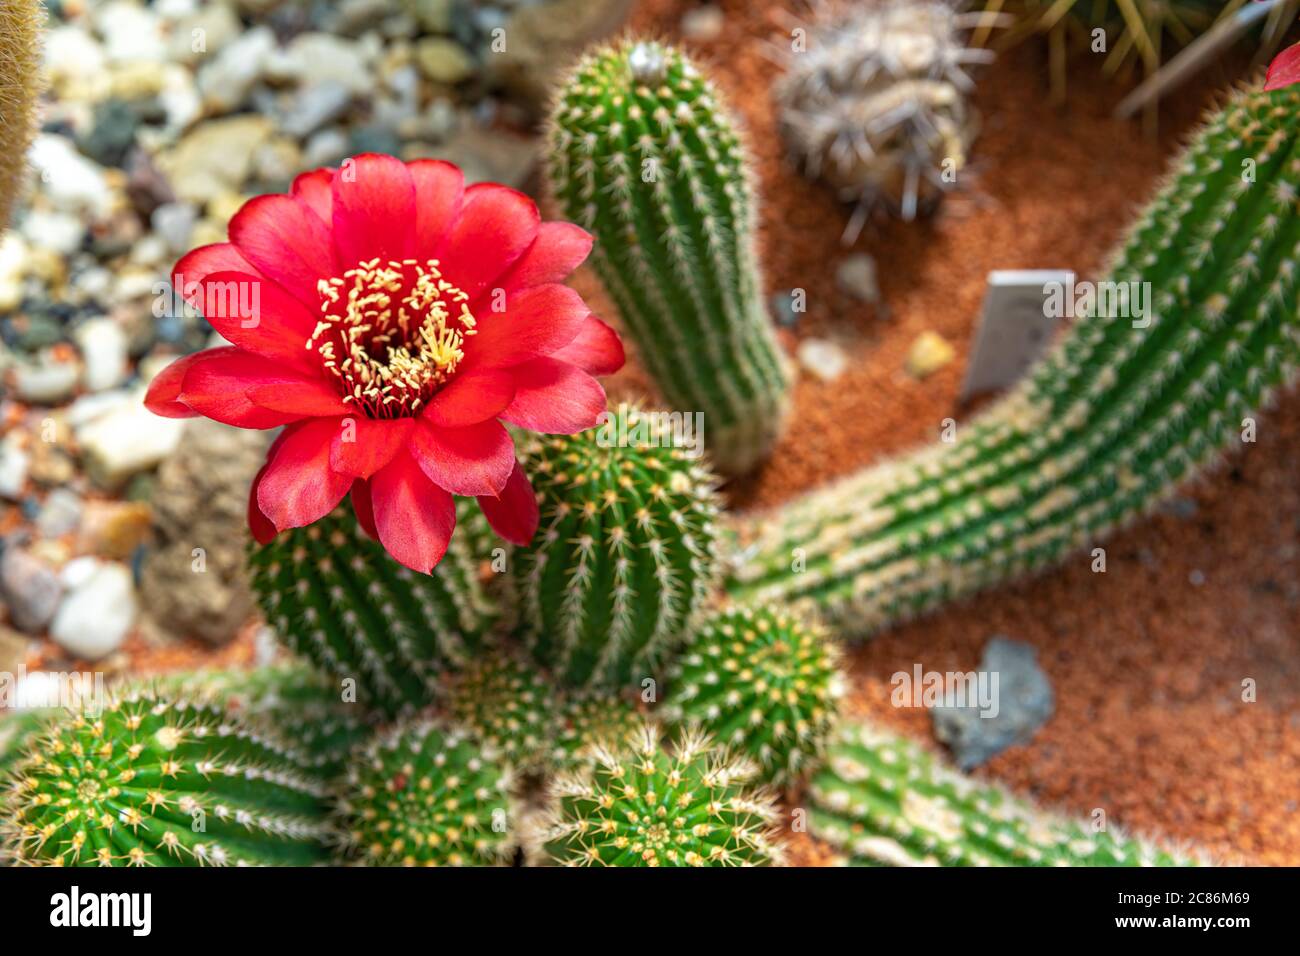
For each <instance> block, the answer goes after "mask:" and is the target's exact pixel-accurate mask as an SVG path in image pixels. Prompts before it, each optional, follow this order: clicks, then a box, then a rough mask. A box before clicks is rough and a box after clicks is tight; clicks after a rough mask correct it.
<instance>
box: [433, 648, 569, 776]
mask: <svg viewBox="0 0 1300 956" xmlns="http://www.w3.org/2000/svg"><path fill="white" fill-rule="evenodd" d="M448 684H449V686H448V690H447V693H446V701H447V711H448V714H449V715H450V717H451V719H452V720H453V721H454V722H455V723H456V724H457V726H460V727H463V728H465V729H466V730H468V731H469V732H470V733H471V734H473V735H474V738H475V739H476V740H478V741H480V742H481V743H483V744H484V745H485V746H487V747H488V748H490V749H491V750H493V751H496V752H497V753H499V754H501V756H502V757H503V758H504V759H505V760H507V761H508V762H510V763H511V764H513V765H514V766H515V767H517V768H520V769H523V770H529V771H531V770H536V769H540V768H541V767H543V766H544V765H545V764H546V763H547V761H548V758H549V755H550V749H551V745H552V742H553V741H554V740H555V737H556V733H557V727H558V723H557V722H558V720H559V714H558V701H557V698H558V696H559V692H558V690H557V689H556V688H555V687H554V685H553V684H552V683H551V681H550V679H549V677H548V675H547V674H546V673H545V672H543V671H539V670H538V669H537V668H536V667H533V666H530V665H528V664H525V663H523V662H522V661H520V660H519V659H518V658H517V657H516V656H515V655H514V654H513V653H511V652H510V651H507V650H504V649H496V650H491V651H487V652H485V653H484V654H482V655H481V656H479V657H478V658H476V659H475V660H473V661H472V662H471V663H470V664H469V665H468V666H467V667H466V668H465V669H464V670H463V671H461V672H459V673H457V674H454V675H451V677H450V679H449V681H448Z"/></svg>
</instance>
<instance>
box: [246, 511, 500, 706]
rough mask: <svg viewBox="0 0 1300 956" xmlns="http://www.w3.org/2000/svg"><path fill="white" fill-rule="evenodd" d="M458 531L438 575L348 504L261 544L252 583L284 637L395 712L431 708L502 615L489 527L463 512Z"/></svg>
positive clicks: (365, 698) (254, 550) (365, 700)
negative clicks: (491, 568) (486, 544)
mask: <svg viewBox="0 0 1300 956" xmlns="http://www.w3.org/2000/svg"><path fill="white" fill-rule="evenodd" d="M457 521H458V527H457V529H456V534H454V535H453V536H452V539H451V545H450V546H449V547H448V549H447V554H446V556H445V557H444V558H443V560H442V561H440V562H439V563H438V566H437V567H436V568H435V569H434V571H433V573H432V574H418V573H416V572H414V571H412V570H410V569H409V568H405V567H402V566H401V565H400V564H398V563H397V562H396V561H394V560H392V558H390V557H389V556H388V555H387V554H386V553H385V551H384V549H383V547H382V546H381V545H380V544H379V543H378V542H376V541H374V540H373V539H371V538H370V537H369V536H368V535H367V534H366V533H365V531H364V530H362V528H361V526H360V525H359V524H357V522H356V519H355V518H354V517H353V516H352V515H351V514H350V513H349V512H348V511H347V510H346V509H344V508H339V509H336V510H335V511H334V512H333V513H331V514H330V515H328V516H326V517H325V518H322V519H321V520H320V521H317V522H316V523H315V524H312V525H308V526H307V527H305V528H296V529H294V530H292V531H288V532H286V533H284V534H281V535H279V536H277V537H276V538H275V540H273V541H271V542H270V543H269V544H265V545H257V544H254V545H251V546H250V550H249V557H248V566H249V579H250V581H251V583H252V586H253V590H254V592H255V593H256V595H257V600H258V604H259V605H260V606H261V608H262V612H263V613H264V614H265V615H266V619H267V621H268V622H270V624H271V625H272V626H273V627H274V628H275V629H276V631H277V633H278V634H279V636H280V638H281V639H282V640H283V641H285V643H287V644H288V645H289V646H290V647H291V648H292V649H293V650H295V651H297V652H298V653H300V654H302V655H303V656H304V657H306V658H308V659H310V660H311V661H312V662H313V663H315V664H316V665H317V666H318V667H320V668H321V669H322V670H324V671H325V672H327V673H329V674H331V675H333V676H334V677H336V678H338V679H339V680H348V681H351V682H354V683H353V684H352V685H351V686H352V687H354V688H355V691H356V700H357V702H358V703H360V704H361V705H362V706H363V707H365V708H367V709H369V710H374V711H378V712H382V713H385V714H388V715H393V714H397V713H401V712H404V711H407V710H411V709H413V708H419V707H423V706H426V705H428V704H429V703H431V702H432V701H433V699H434V696H435V695H436V693H437V689H438V685H439V681H440V679H441V675H442V674H443V672H444V671H445V670H446V669H448V668H456V667H461V666H463V665H464V664H465V663H466V662H467V661H468V660H469V659H470V658H471V656H472V655H473V653H474V652H475V651H476V649H477V648H479V647H480V646H481V644H482V640H483V635H484V634H485V633H486V632H487V631H488V630H489V629H490V627H491V626H492V624H493V623H494V621H495V619H496V612H495V610H494V607H493V604H492V602H491V600H490V599H489V596H488V594H487V592H486V591H485V589H484V584H483V580H482V574H481V571H482V563H483V562H484V561H486V560H487V559H488V558H489V554H488V553H487V552H484V551H483V550H481V548H482V544H481V542H482V540H483V538H482V536H481V535H476V534H475V533H474V527H475V525H476V524H478V523H484V522H483V519H482V518H481V516H479V513H478V511H477V509H476V508H474V507H472V503H471V504H470V505H459V506H458V507H457Z"/></svg>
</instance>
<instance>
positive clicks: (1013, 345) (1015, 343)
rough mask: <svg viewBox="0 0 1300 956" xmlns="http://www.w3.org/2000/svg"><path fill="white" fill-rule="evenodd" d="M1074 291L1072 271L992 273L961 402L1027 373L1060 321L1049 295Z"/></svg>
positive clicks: (1004, 384) (1000, 386)
mask: <svg viewBox="0 0 1300 956" xmlns="http://www.w3.org/2000/svg"><path fill="white" fill-rule="evenodd" d="M1072 288H1074V273H1073V272H1071V271H1070V270H1068V269H1013V270H998V271H994V272H990V273H989V284H988V290H987V291H986V292H985V293H984V308H983V310H982V312H981V314H980V323H979V328H978V329H977V330H976V332H975V347H974V348H973V349H972V350H971V357H970V362H969V364H968V365H967V366H966V380H965V382H963V383H962V388H961V399H962V401H965V400H966V399H968V398H970V397H971V396H973V395H979V394H981V393H983V392H989V391H994V390H997V389H1002V388H1006V387H1007V386H1008V385H1011V384H1012V383H1014V382H1015V381H1017V380H1018V379H1019V378H1020V376H1022V375H1024V374H1025V370H1026V369H1027V368H1029V366H1030V365H1032V364H1033V363H1034V360H1035V359H1037V358H1038V357H1039V356H1040V355H1042V354H1043V351H1044V350H1045V349H1046V348H1047V345H1048V343H1050V342H1051V340H1052V333H1053V332H1055V331H1056V323H1057V318H1056V316H1055V315H1054V314H1053V310H1052V309H1050V308H1048V305H1047V303H1048V298H1049V295H1050V294H1051V293H1052V290H1053V289H1056V290H1060V289H1072ZM1059 295H1060V293H1059V291H1058V292H1057V296H1058V298H1059Z"/></svg>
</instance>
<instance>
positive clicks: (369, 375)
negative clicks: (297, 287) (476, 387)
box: [307, 259, 475, 418]
mask: <svg viewBox="0 0 1300 956" xmlns="http://www.w3.org/2000/svg"><path fill="white" fill-rule="evenodd" d="M317 290H318V291H319V292H320V296H321V318H320V321H319V322H317V323H316V328H315V330H314V331H313V332H312V334H311V337H310V338H309V339H308V340H307V348H309V349H315V350H316V351H318V352H319V353H320V354H321V357H322V358H323V359H324V365H325V368H326V369H327V370H329V372H330V374H331V375H333V376H334V377H335V378H337V379H338V381H339V384H340V385H342V387H343V396H344V397H343V401H344V402H349V403H354V404H356V405H357V406H358V407H359V408H361V409H363V410H364V411H365V412H366V414H367V415H369V416H370V417H371V418H401V417H404V416H409V415H414V414H416V413H417V412H418V411H419V409H420V407H421V406H422V405H424V404H425V403H426V402H427V401H428V400H429V398H430V397H431V396H432V395H433V393H434V392H435V391H437V389H438V387H439V386H440V385H442V384H443V383H444V382H446V381H447V380H448V379H449V378H451V376H452V374H453V373H454V372H455V371H456V367H457V366H458V365H459V364H460V362H461V360H462V359H463V358H464V357H465V351H464V345H465V339H466V338H467V337H468V336H470V335H473V334H474V326H475V320H474V316H473V314H472V313H471V312H470V310H469V296H468V295H467V294H466V293H465V292H463V291H462V290H461V289H459V288H457V287H456V286H455V285H453V284H452V283H450V282H448V281H447V280H446V279H445V278H443V276H442V272H441V270H440V268H439V264H438V260H437V259H429V260H428V261H426V262H424V263H420V262H418V261H416V260H415V259H403V260H401V261H400V262H399V261H396V260H390V261H389V262H388V263H387V264H384V265H381V264H380V261H379V260H378V259H371V260H369V261H368V262H362V263H360V264H359V265H358V266H356V267H355V268H352V269H349V270H348V271H347V272H345V273H343V275H342V276H335V277H334V278H331V279H322V280H320V282H319V283H318V284H317Z"/></svg>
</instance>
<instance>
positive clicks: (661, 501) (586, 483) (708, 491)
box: [512, 408, 717, 686]
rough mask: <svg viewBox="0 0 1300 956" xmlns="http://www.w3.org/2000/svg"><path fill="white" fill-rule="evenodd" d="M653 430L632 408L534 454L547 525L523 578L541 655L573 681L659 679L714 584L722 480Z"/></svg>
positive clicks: (525, 559) (533, 641)
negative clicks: (716, 481)
mask: <svg viewBox="0 0 1300 956" xmlns="http://www.w3.org/2000/svg"><path fill="white" fill-rule="evenodd" d="M653 426H654V418H653V416H652V415H649V414H646V413H643V412H639V411H635V410H629V409H625V408H624V409H619V410H618V411H616V412H613V413H611V417H610V420H609V422H608V423H607V425H606V426H604V427H601V428H597V429H593V430H591V431H587V432H584V433H582V434H579V435H571V436H556V437H549V436H537V437H533V438H531V439H530V444H528V445H527V446H526V448H525V454H526V455H527V457H528V468H529V474H530V475H531V476H532V482H533V487H534V489H536V491H537V493H538V497H539V501H540V507H541V524H540V526H539V529H538V532H537V535H536V536H535V537H534V538H533V543H532V544H531V545H530V546H529V547H527V548H522V549H519V550H517V551H516V552H515V554H514V556H513V560H512V565H513V573H512V579H513V581H514V582H515V585H516V587H517V590H518V592H519V595H518V598H519V600H518V603H519V605H520V611H521V618H522V620H521V627H522V630H523V632H524V635H525V637H526V640H527V642H528V645H529V647H530V648H531V650H532V653H533V655H534V657H535V658H536V659H537V660H538V662H540V663H541V664H543V665H545V666H547V667H550V668H551V669H552V670H553V671H554V672H555V673H556V674H557V676H559V677H560V678H561V679H562V680H564V681H567V682H570V683H576V684H588V683H590V684H601V685H604V686H620V685H624V684H626V683H627V682H628V681H629V680H631V679H632V678H634V677H641V676H643V675H647V674H650V673H652V671H653V668H654V667H655V666H656V665H657V664H658V663H659V662H660V661H661V660H663V659H664V657H665V656H666V654H667V652H668V651H670V650H671V649H672V648H673V647H674V646H675V642H676V641H677V640H678V639H679V637H680V636H681V635H682V633H683V631H684V630H685V628H686V627H687V626H688V624H689V622H690V621H691V619H692V617H693V615H694V614H695V613H696V612H697V610H698V609H699V608H700V607H701V606H702V605H703V603H704V602H705V600H706V599H707V598H708V597H709V594H710V592H711V590H712V587H713V584H714V583H715V568H716V565H715V551H716V541H715V529H714V519H715V517H716V514H717V502H716V496H715V494H714V491H713V480H712V477H711V476H710V475H709V473H708V472H707V471H706V470H705V469H704V468H703V467H702V466H701V465H700V464H699V463H698V462H696V461H694V460H692V459H691V458H690V457H689V455H688V453H687V452H685V451H684V450H682V449H681V448H676V447H672V446H671V445H670V436H669V435H668V434H667V433H664V432H658V431H656V430H655V429H654V427H653Z"/></svg>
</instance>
